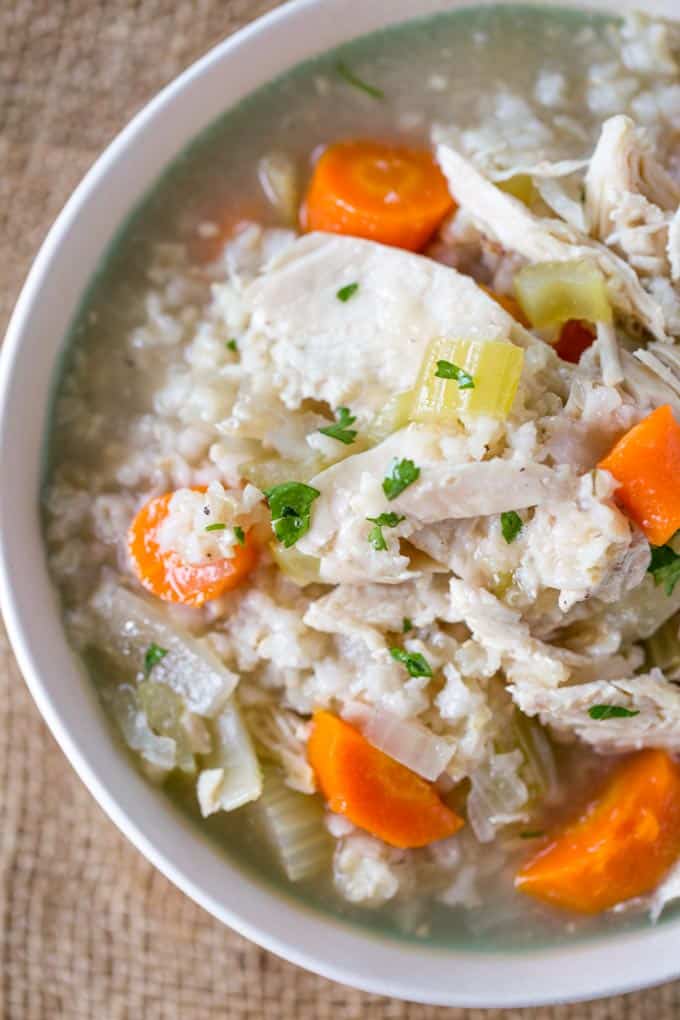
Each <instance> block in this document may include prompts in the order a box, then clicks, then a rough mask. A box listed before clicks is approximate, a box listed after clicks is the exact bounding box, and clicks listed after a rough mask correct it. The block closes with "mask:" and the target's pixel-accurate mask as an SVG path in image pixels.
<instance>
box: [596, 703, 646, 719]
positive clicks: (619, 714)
mask: <svg viewBox="0 0 680 1020" xmlns="http://www.w3.org/2000/svg"><path fill="white" fill-rule="evenodd" d="M639 714H640V713H639V711H638V710H637V709H630V708H624V707H623V705H592V706H591V708H589V709H588V715H589V716H590V718H591V719H630V718H632V716H634V715H639Z"/></svg>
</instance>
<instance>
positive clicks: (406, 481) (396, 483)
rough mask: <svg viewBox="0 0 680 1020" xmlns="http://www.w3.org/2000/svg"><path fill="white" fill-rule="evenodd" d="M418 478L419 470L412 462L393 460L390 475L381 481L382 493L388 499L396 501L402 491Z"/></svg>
mask: <svg viewBox="0 0 680 1020" xmlns="http://www.w3.org/2000/svg"><path fill="white" fill-rule="evenodd" d="M418 478H420V468H419V467H416V466H415V464H414V463H413V461H412V460H395V461H393V463H392V466H391V467H390V473H389V475H387V477H386V478H384V479H383V483H382V487H383V492H384V493H385V495H386V496H387V498H388V499H390V500H392V499H396V498H397V496H399V495H400V494H401V493H402V492H403V491H404V489H407V488H408V487H409V485H412V484H413V482H415V481H417V480H418Z"/></svg>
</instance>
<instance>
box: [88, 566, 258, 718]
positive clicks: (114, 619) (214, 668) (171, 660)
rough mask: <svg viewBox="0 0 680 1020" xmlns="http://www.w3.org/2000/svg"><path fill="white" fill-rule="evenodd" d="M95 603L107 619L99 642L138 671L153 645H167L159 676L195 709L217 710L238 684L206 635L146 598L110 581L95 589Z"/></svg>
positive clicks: (158, 666) (211, 712)
mask: <svg viewBox="0 0 680 1020" xmlns="http://www.w3.org/2000/svg"><path fill="white" fill-rule="evenodd" d="M92 605H93V607H94V609H95V611H96V612H97V613H98V614H99V616H101V618H102V622H103V624H104V626H103V627H102V630H101V635H100V636H99V638H98V643H99V644H100V645H102V647H104V649H105V650H106V651H107V652H109V654H111V655H112V656H113V658H114V659H115V660H116V662H117V664H118V665H119V667H120V668H122V669H123V670H124V671H126V672H128V673H129V674H132V675H136V674H137V673H139V672H140V670H141V669H142V667H143V664H144V655H145V653H146V651H147V649H148V648H149V646H150V645H152V644H156V645H158V646H159V647H160V648H163V649H165V651H166V654H165V655H164V656H163V658H162V659H161V660H160V662H158V663H157V664H156V665H155V666H154V672H153V677H154V680H156V681H157V682H159V683H164V684H167V686H168V687H170V688H172V690H173V691H175V692H176V693H177V694H178V695H179V696H180V697H181V698H182V699H183V700H184V703H185V705H186V707H187V708H188V709H189V711H190V712H195V713H196V714H197V715H204V716H213V715H215V714H216V712H218V711H219V710H220V708H221V706H222V705H223V704H224V703H225V701H226V700H227V698H228V697H229V696H230V694H231V693H232V691H233V690H234V688H235V687H236V684H237V682H238V677H237V676H236V675H235V674H234V673H232V672H231V670H229V669H227V667H226V666H225V665H224V664H223V663H222V662H221V661H220V659H219V658H218V657H217V655H216V654H215V652H214V651H213V650H212V648H211V647H210V645H209V644H208V643H207V642H206V641H204V640H202V639H201V638H195V637H193V636H192V635H191V634H188V633H186V632H185V631H182V630H180V629H179V628H178V627H177V626H175V624H173V623H170V622H169V621H168V619H167V617H166V615H165V613H163V612H162V611H161V610H159V609H156V607H155V606H154V605H153V604H152V603H151V602H149V601H148V600H147V599H145V598H140V597H139V596H137V595H133V594H132V592H130V591H128V590H127V588H121V587H119V586H117V585H113V584H111V585H108V584H107V585H104V586H102V587H101V588H100V589H99V590H98V591H97V592H95V595H94V597H93V599H92Z"/></svg>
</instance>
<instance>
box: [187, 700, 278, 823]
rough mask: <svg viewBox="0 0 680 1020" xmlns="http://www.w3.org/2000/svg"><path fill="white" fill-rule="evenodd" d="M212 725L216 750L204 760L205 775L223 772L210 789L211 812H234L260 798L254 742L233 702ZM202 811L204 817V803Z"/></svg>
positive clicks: (260, 773)
mask: <svg viewBox="0 0 680 1020" xmlns="http://www.w3.org/2000/svg"><path fill="white" fill-rule="evenodd" d="M213 726H214V730H215V747H214V750H213V751H212V752H211V753H210V754H209V755H206V757H205V759H204V765H205V766H206V770H205V771H206V772H208V773H213V775H217V773H218V772H219V771H220V770H221V772H222V776H221V777H220V780H221V781H220V782H219V784H215V789H214V790H213V793H214V801H215V803H214V805H213V810H222V811H234V810H235V809H236V808H238V807H241V806H242V805H243V804H247V803H248V802H249V801H251V800H257V798H258V797H259V796H260V794H261V793H262V772H261V770H260V766H259V763H258V760H257V756H256V754H255V748H254V747H253V742H252V740H251V739H250V735H249V733H248V731H247V729H246V727H245V724H244V722H243V719H242V718H241V713H240V711H239V708H238V705H237V704H236V702H235V701H234V700H233V699H231V700H230V701H229V703H228V704H227V705H226V706H225V707H224V708H223V709H222V711H221V712H220V714H219V715H218V716H217V718H216V719H215V720H214V722H213ZM201 775H203V773H201ZM200 780H201V776H199V782H200ZM201 808H202V810H203V811H204V814H205V813H208V812H206V811H205V809H204V805H203V803H202V804H201Z"/></svg>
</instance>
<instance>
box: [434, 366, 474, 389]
mask: <svg viewBox="0 0 680 1020" xmlns="http://www.w3.org/2000/svg"><path fill="white" fill-rule="evenodd" d="M434 374H435V375H436V376H437V378H438V379H455V380H456V382H457V383H458V389H460V390H474V388H475V380H474V379H473V378H472V376H471V375H470V373H469V372H466V371H465V369H464V368H459V367H458V365H454V364H453V362H452V361H438V362H437V371H436V372H435V373H434Z"/></svg>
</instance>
